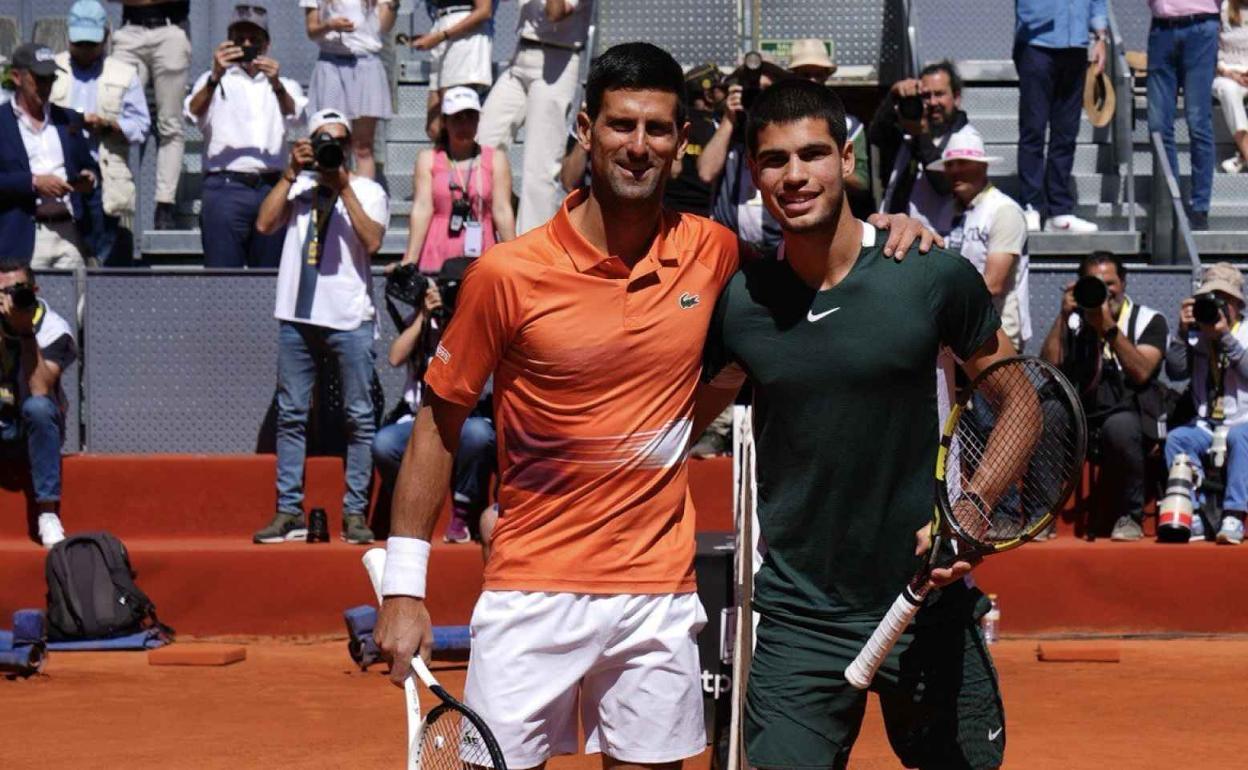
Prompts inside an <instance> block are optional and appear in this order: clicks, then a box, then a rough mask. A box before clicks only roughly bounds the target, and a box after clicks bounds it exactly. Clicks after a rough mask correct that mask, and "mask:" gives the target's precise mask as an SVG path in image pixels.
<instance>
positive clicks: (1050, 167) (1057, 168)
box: [1014, 42, 1088, 217]
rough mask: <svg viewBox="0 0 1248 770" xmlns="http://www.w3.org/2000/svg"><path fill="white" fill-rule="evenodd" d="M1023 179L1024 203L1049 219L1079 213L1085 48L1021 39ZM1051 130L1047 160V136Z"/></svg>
mask: <svg viewBox="0 0 1248 770" xmlns="http://www.w3.org/2000/svg"><path fill="white" fill-rule="evenodd" d="M1014 66H1015V67H1016V68H1017V69H1018V178H1019V181H1020V182H1021V183H1022V200H1021V201H1019V202H1020V203H1022V204H1023V205H1024V206H1031V207H1032V208H1034V209H1035V210H1036V211H1039V212H1041V213H1042V214H1044V215H1045V216H1046V217H1056V216H1061V215H1064V214H1071V213H1074V210H1075V198H1074V195H1072V194H1071V187H1070V172H1071V169H1072V168H1073V167H1074V163H1075V141H1076V140H1077V139H1078V138H1079V119H1080V115H1082V106H1083V73H1084V71H1085V70H1087V68H1088V52H1087V51H1086V50H1085V49H1083V48H1040V47H1039V46H1034V45H1028V44H1026V43H1021V42H1020V43H1017V44H1016V45H1015V46H1014ZM1046 129H1047V130H1048V134H1049V154H1048V160H1047V161H1046V160H1045V154H1044V134H1045V130H1046Z"/></svg>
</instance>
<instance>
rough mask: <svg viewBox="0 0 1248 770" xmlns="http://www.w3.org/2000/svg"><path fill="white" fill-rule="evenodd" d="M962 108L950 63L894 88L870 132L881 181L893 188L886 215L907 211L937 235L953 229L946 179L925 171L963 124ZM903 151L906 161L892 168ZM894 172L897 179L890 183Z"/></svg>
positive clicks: (959, 87) (959, 86)
mask: <svg viewBox="0 0 1248 770" xmlns="http://www.w3.org/2000/svg"><path fill="white" fill-rule="evenodd" d="M961 105H962V79H961V78H960V77H959V76H958V71H957V70H956V69H955V68H954V66H953V63H952V62H949V61H940V62H936V63H935V64H929V65H928V66H926V67H924V68H923V71H922V72H920V73H919V77H918V78H917V79H914V78H908V79H906V80H899V81H897V82H896V83H894V84H893V86H892V88H891V89H889V92H888V96H886V97H885V98H884V101H883V102H882V103H881V104H880V107H879V109H878V110H876V112H875V117H874V118H872V120H871V127H870V129H869V135H870V138H871V141H872V143H874V144H875V145H876V146H877V147H879V149H880V173H881V175H882V177H881V178H882V180H883V181H885V183H886V185H887V184H891V185H892V195H891V198H890V199H889V200H888V201H886V203H888V207H889V210H890V211H902V210H905V209H908V210H909V212H910V216H912V217H917V218H919V219H921V220H922V221H923V222H924V223H925V224H926V225H927V226H928V227H930V228H932V229H933V230H935V231H936V232H938V233H941V234H942V235H944V234H947V233H948V232H949V230H950V228H951V227H952V226H953V208H954V207H953V196H951V195H950V190H949V182H948V180H946V179H945V178H944V177H943V176H941V175H940V174H939V173H930V174H929V173H927V172H926V170H925V167H926V166H927V164H929V163H931V162H932V161H934V160H937V159H939V158H940V154H941V153H942V152H943V151H944V149H945V145H946V144H948V142H949V137H950V136H952V135H953V134H954V133H955V132H957V131H960V130H961V129H962V128H963V127H965V126H966V125H968V123H969V121H968V119H967V116H966V113H965V112H963V111H962V108H961ZM903 148H904V149H905V150H906V153H905V156H906V157H907V158H908V160H907V162H906V163H905V164H904V166H903V167H902V168H899V169H894V166H895V165H896V164H897V159H898V158H899V157H900V154H901V151H902V149H903ZM894 171H896V172H897V176H896V179H895V180H893V181H892V182H889V180H890V179H891V178H892V175H893V172H894Z"/></svg>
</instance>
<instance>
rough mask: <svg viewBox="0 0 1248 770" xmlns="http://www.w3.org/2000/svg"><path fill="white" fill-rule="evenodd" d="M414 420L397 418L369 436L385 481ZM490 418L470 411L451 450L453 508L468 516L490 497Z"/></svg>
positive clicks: (400, 458) (492, 463)
mask: <svg viewBox="0 0 1248 770" xmlns="http://www.w3.org/2000/svg"><path fill="white" fill-rule="evenodd" d="M413 425H415V422H413V421H411V420H409V421H407V422H399V423H395V424H394V425H387V426H386V427H384V428H382V429H381V430H379V431H377V438H375V439H373V460H374V461H375V462H376V463H377V470H378V471H380V472H381V477H382V478H383V479H385V480H386V481H387V482H391V483H392V482H393V481H394V479H395V477H396V476H398V475H399V465H400V464H401V463H402V462H403V450H404V449H406V448H407V440H408V438H409V437H410V436H411V435H412V426H413ZM496 446H497V445H496V443H495V434H494V421H493V420H492V419H490V418H489V417H484V416H481V415H473V416H471V417H469V418H468V419H467V420H465V421H464V427H463V428H461V429H460V431H459V449H458V451H456V452H455V471H454V475H453V476H452V478H451V492H452V495H453V499H454V501H455V508H456V509H457V510H459V511H463V512H464V513H466V514H468V515H470V516H476V515H478V514H480V513H481V511H483V510H485V506H486V504H487V503H489V501H490V473H491V472H492V471H493V470H494V468H495V466H496V465H497V460H498V458H497V456H496V449H495V447H496Z"/></svg>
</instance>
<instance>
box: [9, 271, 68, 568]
mask: <svg viewBox="0 0 1248 770" xmlns="http://www.w3.org/2000/svg"><path fill="white" fill-rule="evenodd" d="M38 291H39V287H38V286H37V285H36V284H35V276H34V273H32V272H31V270H30V267H29V266H28V265H26V264H24V263H23V262H22V261H20V260H18V259H14V258H12V257H0V457H4V458H5V459H10V458H12V457H14V456H16V457H21V456H23V455H25V456H26V457H27V458H28V460H29V462H30V474H31V477H32V481H33V486H34V489H35V506H36V508H37V509H38V512H39V519H38V524H39V539H40V541H41V542H42V543H43V547H44V548H51V547H52V546H54V545H56V544H57V543H59V542H60V541H62V540H64V539H65V530H64V528H63V527H62V526H61V518H60V508H61V435H62V432H63V430H64V428H65V392H64V391H63V390H62V389H61V373H62V372H64V371H65V368H66V367H68V366H69V365H70V364H72V363H73V362H74V360H75V359H77V357H78V350H77V347H76V346H75V345H74V333H73V331H72V329H71V328H70V326H69V324H67V323H66V322H65V319H63V318H61V317H60V316H59V315H57V314H56V313H55V312H53V310H52V309H51V308H50V307H48V303H46V302H44V301H43V300H41V299H39V297H38Z"/></svg>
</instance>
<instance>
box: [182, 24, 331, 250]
mask: <svg viewBox="0 0 1248 770" xmlns="http://www.w3.org/2000/svg"><path fill="white" fill-rule="evenodd" d="M268 24H269V22H268V12H267V11H266V10H265V9H264V8H262V7H260V6H257V5H238V6H235V8H234V14H233V16H232V18H231V21H230V26H229V32H228V34H229V39H228V40H226V41H225V42H223V43H221V44H220V45H219V46H217V50H216V51H215V52H214V54H213V60H212V70H210V71H209V72H205V73H204V74H203V75H200V77H199V79H198V80H197V81H196V82H195V87H194V88H193V89H192V90H191V95H190V96H189V97H187V99H186V103H185V108H184V113H185V115H186V118H187V120H191V121H194V122H195V123H196V124H197V125H198V126H199V128H200V130H201V131H202V132H203V134H204V170H205V175H204V187H203V203H202V206H201V208H200V230H201V231H202V233H203V248H204V266H205V267H222V268H230V267H234V268H237V267H277V265H278V262H279V261H280V259H281V254H282V241H283V234H282V233H280V232H279V233H272V234H269V235H263V234H261V233H259V232H257V230H256V227H255V222H256V215H257V214H258V213H259V211H260V203H261V202H262V201H263V200H264V198H265V196H266V195H268V194H269V191H270V190H272V189H273V185H274V184H276V183H277V181H278V180H279V179H280V178H281V175H282V169H283V168H284V167H285V162H286V131H287V129H288V128H291V127H293V126H296V125H298V124H299V122H300V121H301V120H302V117H303V111H304V107H305V106H306V105H307V99H305V98H304V95H303V90H302V89H301V88H300V87H299V84H298V83H296V82H295V81H293V80H291V79H289V78H284V77H281V76H280V74H279V72H280V68H279V65H278V63H277V61H276V60H275V59H272V58H270V57H269V56H268V52H269V26H268Z"/></svg>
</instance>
